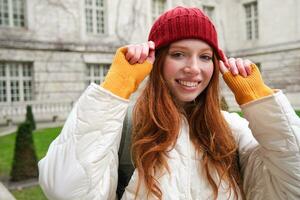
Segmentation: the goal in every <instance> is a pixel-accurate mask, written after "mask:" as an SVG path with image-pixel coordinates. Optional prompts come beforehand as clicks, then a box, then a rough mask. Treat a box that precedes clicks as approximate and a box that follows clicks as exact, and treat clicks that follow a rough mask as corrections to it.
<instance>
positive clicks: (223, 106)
mask: <svg viewBox="0 0 300 200" xmlns="http://www.w3.org/2000/svg"><path fill="white" fill-rule="evenodd" d="M221 109H222V110H225V111H228V109H229V107H228V104H227V102H226V100H225V98H224V96H222V97H221Z"/></svg>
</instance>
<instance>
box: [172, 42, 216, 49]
mask: <svg viewBox="0 0 300 200" xmlns="http://www.w3.org/2000/svg"><path fill="white" fill-rule="evenodd" d="M173 48H184V49H191V50H208V51H209V50H210V51H212V48H211V46H209V45H208V44H207V43H206V42H204V41H202V40H199V39H183V40H179V41H176V42H173V43H171V45H170V49H173Z"/></svg>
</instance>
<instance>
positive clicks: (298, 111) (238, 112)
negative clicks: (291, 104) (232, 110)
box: [236, 110, 300, 117]
mask: <svg viewBox="0 0 300 200" xmlns="http://www.w3.org/2000/svg"><path fill="white" fill-rule="evenodd" d="M295 112H296V114H297V115H298V117H300V110H295ZM236 113H237V114H239V115H240V116H241V117H243V116H244V114H243V113H242V112H241V111H236Z"/></svg>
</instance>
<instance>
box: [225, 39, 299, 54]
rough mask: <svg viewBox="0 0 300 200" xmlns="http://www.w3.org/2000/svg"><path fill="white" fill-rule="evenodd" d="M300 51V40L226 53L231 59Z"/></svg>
mask: <svg viewBox="0 0 300 200" xmlns="http://www.w3.org/2000/svg"><path fill="white" fill-rule="evenodd" d="M299 49H300V40H298V41H292V42H285V43H280V44H273V45H266V46H259V47H252V48H247V49H239V50H235V51H228V52H226V53H227V55H230V56H231V57H244V56H257V55H265V54H271V53H280V52H286V51H293V50H299Z"/></svg>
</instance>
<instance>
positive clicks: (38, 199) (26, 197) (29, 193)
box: [11, 186, 47, 200]
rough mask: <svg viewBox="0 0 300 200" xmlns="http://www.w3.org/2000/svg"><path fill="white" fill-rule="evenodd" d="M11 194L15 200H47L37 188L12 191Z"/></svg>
mask: <svg viewBox="0 0 300 200" xmlns="http://www.w3.org/2000/svg"><path fill="white" fill-rule="evenodd" d="M11 193H12V194H13V196H14V197H15V198H16V199H17V200H33V199H34V200H47V198H46V197H45V195H44V193H43V191H42V189H41V188H40V187H39V186H35V187H30V188H26V189H23V190H12V191H11Z"/></svg>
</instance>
